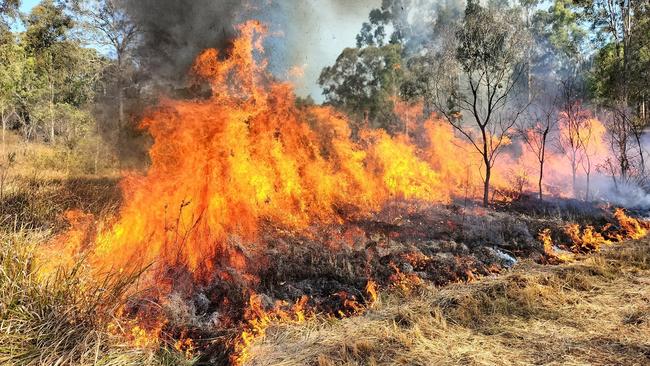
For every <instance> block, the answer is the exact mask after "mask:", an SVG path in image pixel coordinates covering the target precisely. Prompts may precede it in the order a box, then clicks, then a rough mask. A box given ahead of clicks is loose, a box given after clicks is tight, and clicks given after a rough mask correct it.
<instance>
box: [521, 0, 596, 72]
mask: <svg viewBox="0 0 650 366" xmlns="http://www.w3.org/2000/svg"><path fill="white" fill-rule="evenodd" d="M571 4H572V1H571V0H554V1H553V3H552V5H551V6H550V7H549V8H548V10H540V11H538V12H537V13H536V14H535V15H534V17H533V23H534V30H535V32H536V34H537V35H538V36H540V37H543V38H545V39H548V40H549V42H550V44H551V46H552V47H553V50H554V51H556V52H558V53H559V54H560V55H561V56H563V57H566V58H568V59H570V60H575V59H577V58H578V57H580V55H581V52H583V49H582V47H583V46H584V44H585V41H586V40H587V31H586V29H585V28H584V27H583V26H582V25H581V23H580V14H579V13H577V12H576V11H575V9H574V8H573V7H572V6H571Z"/></svg>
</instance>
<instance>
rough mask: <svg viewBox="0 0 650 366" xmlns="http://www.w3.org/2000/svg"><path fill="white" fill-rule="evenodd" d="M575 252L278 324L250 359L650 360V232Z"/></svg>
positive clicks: (409, 362) (341, 361)
mask: <svg viewBox="0 0 650 366" xmlns="http://www.w3.org/2000/svg"><path fill="white" fill-rule="evenodd" d="M581 259H582V260H580V261H578V262H575V263H571V264H564V265H560V266H541V265H537V264H533V263H521V264H519V265H518V266H516V267H515V268H514V269H513V270H512V271H511V272H510V273H508V274H505V275H502V276H500V277H496V278H485V279H482V280H480V281H478V282H475V283H471V284H454V285H451V286H447V287H444V288H442V289H434V288H431V287H421V288H419V289H418V291H416V293H412V294H410V295H405V294H403V293H399V292H396V291H394V292H392V293H387V294H384V295H382V296H381V297H380V300H379V302H378V303H376V304H375V305H374V307H373V308H372V309H371V310H369V311H368V312H367V313H366V314H365V315H362V316H358V317H354V318H348V319H343V320H333V319H319V320H314V321H309V322H307V323H304V324H300V325H287V324H284V325H283V324H277V325H275V326H273V327H272V328H270V329H269V330H268V331H267V335H266V337H265V339H263V340H259V341H258V342H257V343H255V344H254V345H253V347H252V348H251V350H250V351H251V354H252V356H253V357H252V359H251V361H250V362H249V363H248V364H249V365H287V366H288V365H319V366H325V365H458V364H462V365H529V364H544V365H557V364H563V365H566V364H568V365H581V364H592V365H614V364H618V365H622V364H624V365H647V364H649V363H650V316H649V315H648V314H649V313H650V241H647V240H646V241H638V242H631V243H626V244H624V245H622V246H616V247H612V248H611V249H610V250H605V251H604V252H602V253H600V254H596V255H591V256H586V257H583V258H581ZM405 296H406V298H405Z"/></svg>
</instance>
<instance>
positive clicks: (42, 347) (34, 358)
mask: <svg viewBox="0 0 650 366" xmlns="http://www.w3.org/2000/svg"><path fill="white" fill-rule="evenodd" d="M44 237H45V233H44V232H38V231H17V232H12V233H3V234H2V235H0V363H1V364H5V365H107V366H108V365H115V366H117V365H120V366H122V365H134V366H135V365H182V364H184V363H186V362H185V361H184V359H183V358H182V357H179V356H178V355H176V354H175V353H174V352H169V351H165V350H164V349H160V348H153V349H152V348H144V347H134V346H133V345H132V344H129V343H126V342H125V338H124V337H122V336H121V335H118V334H116V332H115V331H114V330H113V331H111V329H110V328H109V327H108V325H109V324H113V325H114V326H122V325H121V323H120V321H121V320H120V319H118V318H116V313H117V311H116V310H117V309H118V308H119V307H120V306H121V305H120V304H122V303H123V301H124V298H125V296H126V295H127V293H128V290H129V288H130V287H131V285H132V283H133V282H134V281H135V280H136V276H125V275H124V274H120V275H113V276H107V277H105V278H104V280H103V281H99V282H95V279H91V278H90V277H88V276H87V273H86V272H85V269H84V265H83V263H78V264H77V265H75V266H74V267H73V268H72V269H70V270H69V271H63V270H61V271H59V272H56V273H53V274H52V275H51V276H48V277H45V278H44V277H43V276H42V274H41V273H40V272H39V268H38V267H37V266H36V261H35V253H36V250H37V249H36V247H37V245H38V244H39V243H41V242H42V241H43V240H44Z"/></svg>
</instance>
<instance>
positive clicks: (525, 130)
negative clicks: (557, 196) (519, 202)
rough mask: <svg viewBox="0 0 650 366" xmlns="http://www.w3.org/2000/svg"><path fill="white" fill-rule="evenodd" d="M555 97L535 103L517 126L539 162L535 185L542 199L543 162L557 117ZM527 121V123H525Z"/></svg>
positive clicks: (556, 99)
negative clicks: (523, 120) (522, 123)
mask: <svg viewBox="0 0 650 366" xmlns="http://www.w3.org/2000/svg"><path fill="white" fill-rule="evenodd" d="M557 101H558V98H557V97H549V98H548V101H545V102H544V103H540V104H536V105H534V106H532V107H533V108H530V110H529V114H528V115H529V118H528V119H527V120H526V121H525V122H524V125H523V126H520V127H519V135H520V136H521V139H522V140H523V141H524V143H526V146H527V147H528V149H529V150H530V151H531V152H532V153H533V154H535V158H537V162H538V163H539V176H538V179H537V187H538V189H539V192H538V193H539V199H540V201H541V200H543V195H544V191H543V188H542V186H543V180H544V163H545V162H546V151H547V146H548V141H549V136H550V134H551V132H552V131H553V130H555V129H556V127H557V123H558V118H557ZM526 122H528V125H526V124H525V123H526Z"/></svg>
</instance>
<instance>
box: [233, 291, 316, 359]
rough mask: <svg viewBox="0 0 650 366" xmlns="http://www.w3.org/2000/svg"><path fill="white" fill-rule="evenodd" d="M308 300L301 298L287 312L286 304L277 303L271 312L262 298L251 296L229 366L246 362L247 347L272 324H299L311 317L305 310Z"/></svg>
mask: <svg viewBox="0 0 650 366" xmlns="http://www.w3.org/2000/svg"><path fill="white" fill-rule="evenodd" d="M308 300H309V298H308V297H307V296H303V297H302V298H301V299H300V300H298V301H297V302H296V303H295V304H294V305H293V306H291V307H290V309H289V310H285V309H286V308H287V306H288V304H287V303H283V302H278V303H276V304H275V306H274V308H273V309H272V310H270V311H267V310H265V308H264V305H263V304H262V298H261V297H260V296H259V295H256V294H253V295H251V296H250V299H249V303H248V307H247V309H246V311H245V314H244V316H245V318H246V320H247V325H246V329H245V330H244V331H243V332H242V333H241V334H240V335H239V337H238V338H237V339H236V340H235V345H234V346H233V354H232V355H231V356H230V362H231V364H233V365H243V364H244V363H245V362H246V360H248V358H249V357H250V356H249V354H248V347H250V345H251V344H252V342H253V341H254V340H255V339H257V338H259V337H263V336H264V335H265V334H266V329H267V328H268V327H269V326H270V325H271V323H272V322H279V321H282V322H293V323H301V322H303V321H305V319H307V318H308V317H311V316H313V312H311V311H310V310H309V309H307V301H308Z"/></svg>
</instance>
